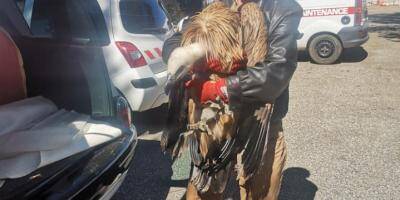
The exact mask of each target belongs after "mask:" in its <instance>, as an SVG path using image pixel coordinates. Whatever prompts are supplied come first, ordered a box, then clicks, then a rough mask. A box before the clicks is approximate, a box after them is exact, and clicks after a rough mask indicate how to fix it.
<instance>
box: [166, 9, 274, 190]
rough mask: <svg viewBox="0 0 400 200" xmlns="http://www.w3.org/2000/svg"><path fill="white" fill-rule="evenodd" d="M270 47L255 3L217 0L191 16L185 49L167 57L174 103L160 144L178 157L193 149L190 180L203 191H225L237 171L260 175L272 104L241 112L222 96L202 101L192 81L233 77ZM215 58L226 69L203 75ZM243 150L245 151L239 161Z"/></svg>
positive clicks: (249, 176) (183, 41)
mask: <svg viewBox="0 0 400 200" xmlns="http://www.w3.org/2000/svg"><path fill="white" fill-rule="evenodd" d="M267 51H268V46H267V27H266V25H265V23H264V14H263V12H262V11H261V10H260V8H259V7H258V5H257V4H256V3H251V2H248V3H245V4H243V5H242V6H240V7H238V8H234V7H232V8H229V7H228V6H227V5H225V4H224V3H222V2H216V3H212V4H210V5H208V6H207V7H206V8H205V9H203V11H202V12H200V13H198V14H197V15H195V16H193V17H192V18H191V21H190V22H189V24H188V26H187V28H186V29H185V30H184V31H183V38H182V43H181V47H178V48H177V49H175V50H174V52H173V53H172V54H171V56H170V58H169V60H168V73H169V79H168V83H167V86H166V92H168V94H169V98H170V101H169V105H168V118H167V124H166V127H165V129H164V130H163V134H162V138H161V148H162V150H163V151H165V152H169V153H171V155H172V158H173V160H175V159H176V158H177V157H179V156H180V155H181V153H182V152H183V151H184V150H189V152H190V156H191V159H192V163H193V170H192V175H191V178H190V181H191V183H192V184H193V185H194V186H195V187H196V189H197V190H198V192H200V193H204V192H208V191H209V190H213V191H212V192H216V193H217V192H218V193H222V192H223V191H224V190H225V187H226V185H227V181H228V178H229V177H230V173H231V171H232V170H233V169H236V171H237V173H238V176H244V177H246V178H251V177H252V176H253V175H254V174H255V173H256V170H257V167H258V166H259V165H260V163H261V158H262V156H263V155H264V154H265V152H264V151H265V150H264V149H266V145H267V141H268V140H267V138H268V130H269V122H270V118H271V115H272V110H273V105H272V104H260V105H257V106H256V107H254V105H253V106H248V107H246V106H243V107H244V108H245V109H244V110H239V111H238V110H231V109H230V108H229V102H228V103H225V102H224V101H222V100H217V101H216V102H206V103H203V104H202V103H200V101H199V99H198V97H197V96H196V95H195V93H196V92H195V91H193V89H191V88H188V87H187V82H188V81H193V80H195V79H196V78H198V77H204V76H207V77H206V78H207V79H208V80H211V81H216V80H218V79H219V78H223V77H226V76H229V75H230V74H232V72H234V73H235V72H236V71H235V70H240V69H235V68H237V66H242V67H246V66H248V67H251V66H254V65H255V64H256V63H258V62H262V61H263V60H264V59H266V56H267ZM184 57H185V58H184ZM183 58H184V59H183ZM186 58H190V59H186ZM188 60H190V62H188V63H184V61H186V62H187V61H188ZM214 61H216V62H218V63H219V65H220V66H221V68H222V69H221V70H220V71H219V73H206V74H204V73H202V72H203V70H201V68H202V67H207V65H209V64H210V63H213V62H214ZM199 68H200V70H199ZM238 154H240V155H242V156H241V161H240V162H238V161H237V159H236V156H237V155H238Z"/></svg>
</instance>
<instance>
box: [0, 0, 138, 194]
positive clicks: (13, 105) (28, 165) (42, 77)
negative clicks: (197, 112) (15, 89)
mask: <svg viewBox="0 0 400 200" xmlns="http://www.w3.org/2000/svg"><path fill="white" fill-rule="evenodd" d="M6 2H12V1H8V0H7V1H3V2H1V3H0V16H1V19H0V26H2V27H4V29H5V30H6V31H8V32H9V33H12V35H11V37H12V39H13V40H14V42H15V43H16V46H17V47H18V49H19V51H20V52H21V57H22V60H23V69H24V72H23V74H24V75H25V77H26V91H27V96H26V97H25V98H20V99H19V100H16V101H13V102H9V103H6V104H3V105H0V198H1V199H70V198H76V199H82V198H92V197H93V196H96V195H97V193H99V192H100V193H101V192H104V191H102V190H101V188H102V187H104V188H106V187H107V186H108V185H110V184H111V183H112V182H113V181H114V179H115V178H116V177H118V176H119V175H120V174H121V173H125V172H126V170H127V168H128V166H129V165H130V163H131V158H132V156H133V152H134V149H135V146H136V133H135V132H132V129H128V128H127V127H125V126H124V125H123V124H122V123H121V121H120V120H119V119H118V118H117V117H116V108H115V99H116V98H117V96H115V97H114V95H113V94H114V92H113V89H112V86H111V82H110V80H109V76H108V72H107V70H106V67H105V61H104V56H103V52H102V48H101V46H102V45H104V44H106V43H107V42H109V41H108V40H107V39H105V40H102V41H97V40H96V41H95V40H91V41H90V40H89V42H88V41H87V40H84V39H79V38H77V39H71V38H70V39H68V38H38V37H30V36H28V37H27V36H23V35H21V34H20V30H18V28H16V27H15V23H16V21H18V19H17V18H21V19H22V20H23V18H22V16H18V15H15V16H12V17H10V15H9V13H6V12H4V10H2V9H3V8H4V9H5V10H6V9H12V8H13V7H12V6H11V7H7V4H6ZM10 5H11V4H9V5H8V6H10ZM100 12H101V11H100ZM15 13H16V14H19V13H18V10H15ZM11 19H12V20H11ZM23 25H26V24H23ZM0 45H1V44H0ZM0 64H1V63H0ZM0 78H1V74H0ZM24 79H25V78H24ZM23 84H25V82H24V83H23ZM0 92H1V90H0ZM100 176H101V177H102V178H101V179H99V177H100ZM99 188H100V189H99ZM98 195H99V196H101V195H102V194H98Z"/></svg>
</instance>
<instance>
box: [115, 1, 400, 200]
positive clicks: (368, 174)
mask: <svg viewBox="0 0 400 200" xmlns="http://www.w3.org/2000/svg"><path fill="white" fill-rule="evenodd" d="M369 18H370V21H371V28H370V40H369V41H368V42H367V43H366V44H365V45H363V47H360V48H353V49H348V50H346V51H345V52H344V54H343V56H342V58H341V60H340V61H339V62H338V63H337V64H334V65H326V66H322V65H316V64H313V63H311V62H310V61H309V58H308V57H307V56H306V55H303V54H300V56H299V65H298V69H297V71H296V73H295V75H294V77H293V79H292V82H291V86H290V90H291V97H290V106H289V109H290V110H289V114H288V116H287V117H286V118H285V120H284V129H285V130H284V131H285V136H286V140H287V145H288V160H287V164H286V167H285V170H284V177H283V182H282V187H281V193H280V198H279V199H281V200H311V199H400V189H399V188H400V167H399V166H400V131H399V129H400V109H399V106H400V7H387V8H382V7H372V8H371V9H370V16H369ZM165 111H166V110H165V107H161V108H158V109H155V110H151V111H148V112H145V113H140V114H136V115H135V117H134V123H135V125H136V126H137V127H138V129H139V130H140V133H141V134H142V135H141V140H140V142H139V146H138V148H137V152H136V155H135V158H134V163H133V166H132V167H131V169H130V171H129V174H128V176H127V178H126V180H125V182H124V183H123V185H122V187H121V188H120V189H119V191H118V192H117V194H116V195H115V196H114V198H113V199H114V200H127V199H146V200H147V199H156V200H158V199H160V200H161V199H181V198H182V197H184V194H185V187H186V185H187V181H188V180H187V179H188V174H189V159H188V158H187V156H184V157H183V158H182V159H180V160H179V161H178V162H177V163H174V165H172V161H171V159H170V158H169V157H168V156H166V155H163V154H162V153H161V151H160V148H159V142H158V140H159V136H160V131H161V130H162V127H163V124H164V120H165V116H166V112H165ZM227 193H228V194H227V198H228V199H238V192H237V188H236V187H235V186H234V184H233V185H231V187H229V191H228V192H227Z"/></svg>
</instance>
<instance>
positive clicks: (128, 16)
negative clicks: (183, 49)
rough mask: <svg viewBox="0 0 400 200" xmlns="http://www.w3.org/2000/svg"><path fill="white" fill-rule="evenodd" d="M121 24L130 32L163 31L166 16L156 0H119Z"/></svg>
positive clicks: (164, 30) (164, 29)
mask: <svg viewBox="0 0 400 200" xmlns="http://www.w3.org/2000/svg"><path fill="white" fill-rule="evenodd" d="M119 8H120V14H121V19H122V24H123V26H124V28H125V30H126V31H128V32H130V33H138V34H143V33H165V32H166V27H167V25H166V24H167V23H166V21H167V17H166V16H165V13H164V12H163V10H162V8H161V7H160V6H159V5H158V3H157V0H121V1H120V4H119Z"/></svg>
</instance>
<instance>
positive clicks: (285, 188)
mask: <svg viewBox="0 0 400 200" xmlns="http://www.w3.org/2000/svg"><path fill="white" fill-rule="evenodd" d="M309 176H310V172H309V171H308V170H307V169H304V168H300V167H292V168H288V169H286V170H285V171H284V172H283V179H282V186H281V192H280V194H279V199H280V200H292V199H296V200H312V199H314V198H315V193H316V192H317V191H318V187H317V186H316V185H315V184H314V183H313V182H311V181H309V180H308V179H307V178H308V177H309Z"/></svg>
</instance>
